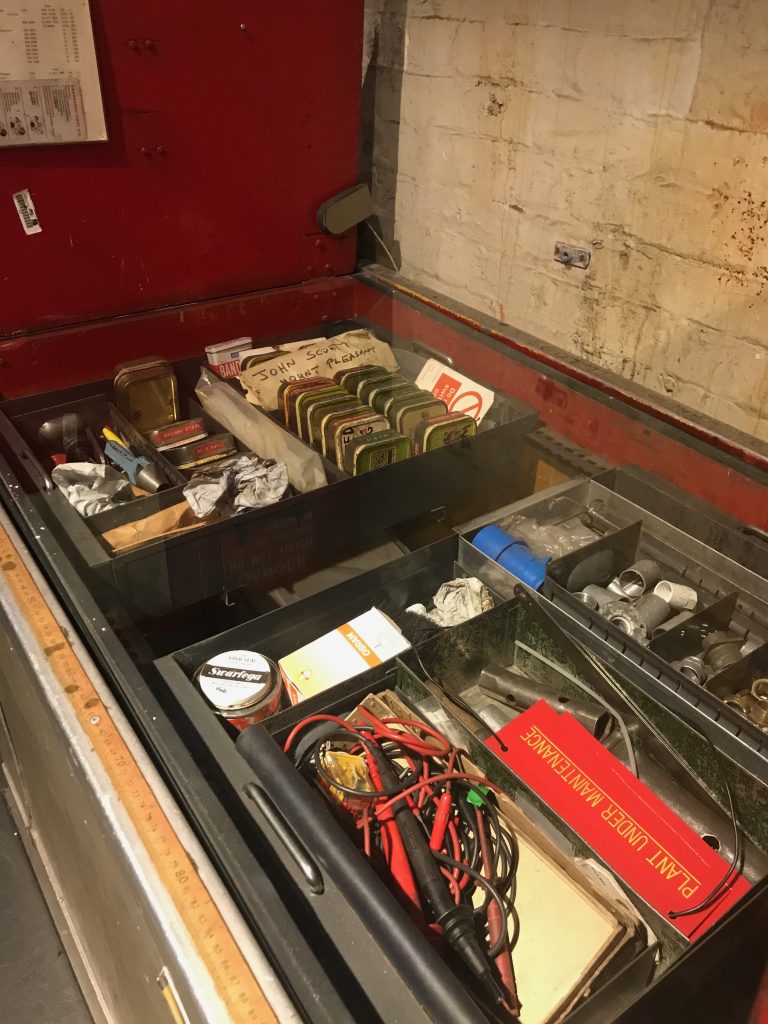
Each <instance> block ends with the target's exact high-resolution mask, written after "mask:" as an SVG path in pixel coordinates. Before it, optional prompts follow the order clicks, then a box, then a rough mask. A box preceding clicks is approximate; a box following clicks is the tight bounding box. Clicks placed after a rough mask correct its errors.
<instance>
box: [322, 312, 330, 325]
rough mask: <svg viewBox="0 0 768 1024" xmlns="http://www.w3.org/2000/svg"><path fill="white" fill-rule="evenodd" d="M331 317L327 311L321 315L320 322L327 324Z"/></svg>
mask: <svg viewBox="0 0 768 1024" xmlns="http://www.w3.org/2000/svg"><path fill="white" fill-rule="evenodd" d="M330 319H331V318H330V317H329V316H328V314H327V313H323V315H322V316H321V317H320V323H323V324H327V323H328V321H329V320H330Z"/></svg>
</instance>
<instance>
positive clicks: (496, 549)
mask: <svg viewBox="0 0 768 1024" xmlns="http://www.w3.org/2000/svg"><path fill="white" fill-rule="evenodd" d="M472 543H473V544H474V545H475V547H476V548H479V549H480V550H481V551H482V552H483V554H486V555H488V557H489V558H492V559H493V561H494V562H498V560H499V557H500V556H501V554H502V553H503V552H504V551H506V550H507V548H511V547H512V546H513V545H514V544H519V543H520V542H519V541H516V540H515V538H514V537H513V536H512V535H511V534H509V533H507V532H506V530H502V528H501V527H500V526H496V524H495V523H491V525H490V526H483V527H482V529H480V530H478V531H477V533H476V534H475V536H474V537H473V538H472Z"/></svg>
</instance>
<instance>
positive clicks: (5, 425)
mask: <svg viewBox="0 0 768 1024" xmlns="http://www.w3.org/2000/svg"><path fill="white" fill-rule="evenodd" d="M0 436H2V438H3V440H4V441H6V442H7V443H8V445H9V447H10V448H11V451H13V452H15V453H16V455H18V457H19V458H20V459H21V461H22V462H23V463H24V464H25V465H26V467H27V469H28V470H29V474H30V476H31V477H33V479H34V480H35V482H36V483H37V486H38V487H39V488H40V490H41V491H48V492H50V491H52V490H53V481H52V480H51V478H50V476H49V475H48V472H47V470H46V469H45V468H44V466H43V464H42V463H41V462H40V460H39V459H38V457H37V456H36V455H35V453H34V452H33V451H32V449H31V448H30V447H29V445H28V444H27V442H26V441H25V440H24V438H23V437H22V436H21V434H20V433H19V432H18V430H17V429H16V427H14V425H13V424H12V423H11V421H10V420H9V419H8V417H7V416H6V414H5V413H4V412H0Z"/></svg>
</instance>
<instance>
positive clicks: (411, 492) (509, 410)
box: [0, 348, 538, 616]
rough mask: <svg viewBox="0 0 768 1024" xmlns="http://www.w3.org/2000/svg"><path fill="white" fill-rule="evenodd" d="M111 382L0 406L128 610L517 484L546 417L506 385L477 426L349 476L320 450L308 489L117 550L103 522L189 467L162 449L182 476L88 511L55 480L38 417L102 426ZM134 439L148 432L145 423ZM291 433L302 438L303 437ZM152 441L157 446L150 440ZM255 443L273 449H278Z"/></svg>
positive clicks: (41, 484)
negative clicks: (532, 436) (528, 443)
mask: <svg viewBox="0 0 768 1024" xmlns="http://www.w3.org/2000/svg"><path fill="white" fill-rule="evenodd" d="M395 351H396V352H397V353H398V357H399V359H400V361H401V363H402V369H403V372H404V373H405V374H406V375H408V376H410V377H411V378H415V376H416V375H417V374H418V371H419V369H420V368H421V366H422V365H423V363H424V362H425V359H424V357H422V356H419V355H417V354H415V353H413V352H411V351H408V350H407V349H405V348H401V349H396V350H395ZM175 366H176V368H177V369H178V377H179V380H180V384H181V386H182V398H183V400H184V403H185V405H184V408H185V411H186V414H187V415H192V414H193V413H194V412H196V411H198V412H199V408H198V407H197V405H196V404H195V401H194V393H193V388H194V381H195V380H196V375H197V369H198V367H199V360H187V361H185V362H184V363H180V364H175ZM111 391H112V387H111V382H110V381H100V382H97V383H95V384H93V385H87V386H85V387H81V388H75V389H69V390H67V391H64V392H57V393H50V394H44V395H41V396H39V397H37V398H35V399H20V400H18V401H11V402H6V403H4V404H3V406H2V407H0V413H2V414H4V416H5V424H4V431H3V432H4V435H5V438H6V443H7V446H8V447H9V448H10V449H11V450H12V451H13V452H15V453H16V454H17V456H18V457H19V458H20V460H21V465H22V466H23V467H24V469H25V470H26V473H25V476H27V477H28V478H29V480H30V486H32V487H36V488H37V489H38V490H39V492H40V499H41V503H42V505H43V506H46V507H47V510H48V513H49V518H52V519H53V520H55V521H56V522H57V524H58V526H59V527H60V528H63V532H64V534H65V535H67V536H68V537H69V539H70V541H71V542H72V543H73V544H74V546H75V548H76V549H77V551H78V554H79V557H80V558H82V559H83V561H84V562H85V563H86V565H87V567H88V569H89V570H93V571H95V572H96V573H97V574H98V575H99V576H100V577H101V579H102V580H103V581H104V582H105V583H106V584H107V585H108V586H110V587H113V588H114V589H115V590H116V591H117V594H118V595H119V598H120V600H121V601H122V602H123V603H124V604H125V605H126V606H127V607H128V608H129V609H130V610H132V611H133V612H134V613H135V614H141V615H144V616H148V615H158V614H163V613H165V612H168V611H170V610H172V609H174V608H178V607H184V606H186V605H190V604H194V603H195V602H197V601H200V600H202V599H204V598H207V597H210V596H212V595H217V594H224V593H226V592H228V591H231V590H234V589H237V588H238V587H241V586H243V585H245V584H249V585H252V586H254V587H257V588H260V589H262V590H269V589H272V588H274V587H276V586H280V585H284V584H288V583H290V582H292V581H293V580H295V579H298V578H301V577H302V576H306V575H307V574H308V573H310V572H312V571H314V570H315V569H318V568H321V567H323V566H324V565H327V564H329V563H330V562H332V561H333V560H334V556H335V555H336V553H337V552H338V551H339V550H341V549H342V548H344V547H345V546H347V545H349V543H350V542H353V541H355V540H357V539H363V538H366V537H370V536H373V535H375V534H376V533H378V532H380V531H381V530H382V529H386V528H387V527H390V526H393V525H395V524H398V523H402V522H404V521H405V520H407V519H410V518H412V517H415V516H417V515H421V514H423V513H426V512H429V511H430V510H432V509H444V508H445V507H447V508H448V509H449V510H450V506H451V505H452V504H453V503H455V502H456V501H457V500H459V499H462V500H463V499H464V498H465V495H466V494H467V492H471V491H472V489H473V488H474V487H475V486H476V485H478V484H479V482H481V481H482V483H483V485H484V486H486V485H487V484H488V482H489V481H494V480H498V481H499V485H500V486H502V487H504V488H505V489H506V488H508V487H509V486H512V487H514V484H513V483H511V478H512V474H510V471H509V462H508V457H509V453H510V451H513V450H514V449H515V447H516V446H517V445H518V443H519V442H520V441H521V439H522V438H523V437H524V436H525V435H526V434H527V433H529V432H530V431H531V430H533V429H534V428H535V427H536V426H537V424H538V418H537V416H536V414H535V413H534V412H533V411H532V410H531V409H529V408H528V407H527V406H525V405H524V404H523V403H521V402H517V401H515V400H511V399H507V398H505V397H503V396H499V397H497V399H496V401H495V402H494V404H493V407H492V408H491V410H490V412H489V414H488V416H487V417H486V419H485V421H484V422H483V424H482V425H481V429H480V430H479V432H478V433H477V435H476V436H475V437H470V438H464V439H462V440H461V441H459V442H458V443H456V444H454V445H450V446H448V447H445V448H442V449H439V450H436V451H432V452H426V453H424V454H422V455H418V456H414V457H413V458H410V459H408V460H406V461H404V462H401V463H396V464H393V465H390V466H384V467H382V468H381V469H378V470H376V471H374V472H370V473H367V474H364V475H363V476H359V477H348V476H347V475H346V474H345V473H344V472H342V471H341V470H339V469H337V468H336V467H335V466H334V465H332V464H331V463H329V462H327V461H326V460H323V465H324V468H325V471H326V477H327V484H326V485H325V486H323V487H320V488H318V489H316V490H313V491H310V492H307V493H296V492H295V491H294V492H293V493H290V494H288V495H287V496H286V497H284V498H283V499H282V500H281V501H279V502H277V503H276V504H274V505H271V506H268V507H266V508H262V509H256V510H251V511H247V512H245V513H242V514H241V515H239V516H237V517H230V518H222V519H220V520H218V521H214V522H211V523H207V524H206V525H205V526H202V527H200V528H199V529H196V530H192V531H190V532H188V533H182V534H179V535H177V536H171V537H168V538H167V539H158V540H153V541H150V542H148V543H145V544H143V545H141V546H140V547H136V548H133V549H131V550H126V551H121V552H117V553H114V552H113V551H112V550H111V549H110V547H109V545H108V544H107V543H106V542H105V541H104V539H103V537H102V536H101V534H102V532H103V531H104V530H105V529H111V528H113V527H114V526H117V525H121V524H123V523H125V522H127V521H133V520H132V519H131V517H132V516H133V515H134V514H136V517H137V518H138V517H139V516H140V515H142V514H151V513H153V512H156V511H158V510H159V509H162V508H167V507H168V506H169V505H172V504H175V503H177V502H183V501H184V498H183V495H182V493H181V486H182V485H183V483H184V476H183V475H181V474H179V472H178V471H176V470H174V467H172V466H169V464H168V462H167V460H165V459H164V458H163V457H162V454H158V453H156V452H155V453H154V454H153V455H152V457H153V460H154V461H157V462H159V463H160V465H161V467H162V468H163V469H164V471H165V472H166V474H167V475H168V477H169V479H170V481H171V482H172V483H173V484H174V485H175V486H173V487H172V488H171V489H170V490H168V491H161V492H160V493H158V494H157V495H153V496H151V497H148V498H144V499H140V500H139V501H137V502H130V503H128V504H127V505H126V506H125V508H119V509H117V510H111V511H109V512H105V513H100V514H99V515H97V516H95V517H91V518H89V519H83V518H82V517H81V516H80V515H79V514H78V513H77V512H76V511H75V510H74V508H72V507H71V506H69V505H68V502H67V501H66V500H65V499H64V497H63V495H62V494H61V493H59V492H58V491H57V490H56V489H55V488H51V485H50V478H49V476H48V472H47V470H48V468H49V467H48V465H47V461H48V460H47V458H46V455H45V453H43V452H41V451H40V448H39V445H38V442H37V429H38V427H39V426H40V424H41V423H42V422H43V421H44V420H45V419H46V418H47V417H48V416H49V415H53V414H54V413H58V412H63V411H73V410H79V411H80V412H81V413H82V414H83V415H84V416H85V418H86V420H87V421H88V422H89V423H90V424H91V426H92V427H93V429H94V431H95V432H98V430H99V429H100V427H101V425H103V423H104V422H105V417H107V418H108V417H109V416H110V414H111V416H112V419H113V420H114V418H115V413H112V412H111V409H110V406H109V398H110V396H111ZM118 416H119V414H118ZM120 423H121V424H122V421H120ZM209 423H210V420H209ZM126 432H127V431H126ZM97 436H98V434H97ZM131 439H132V440H134V435H131ZM135 440H137V441H138V443H139V444H141V443H142V439H141V438H140V436H139V435H135ZM293 440H294V442H295V443H296V444H297V445H299V446H300V447H303V442H301V441H299V440H298V439H296V438H294V439H293ZM144 446H145V447H146V448H149V447H151V446H147V445H146V442H144ZM240 447H241V448H242V445H241V446H240ZM150 454H152V453H151V452H150ZM258 454H260V455H263V456H264V457H269V452H259V453H258Z"/></svg>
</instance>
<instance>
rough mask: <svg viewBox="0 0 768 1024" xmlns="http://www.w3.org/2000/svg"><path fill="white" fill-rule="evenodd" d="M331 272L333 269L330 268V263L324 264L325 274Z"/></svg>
mask: <svg viewBox="0 0 768 1024" xmlns="http://www.w3.org/2000/svg"><path fill="white" fill-rule="evenodd" d="M332 270H333V267H332V266H331V264H330V263H326V264H325V272H326V274H330V273H331V271H332Z"/></svg>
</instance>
